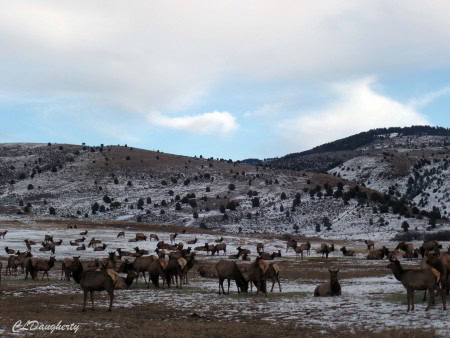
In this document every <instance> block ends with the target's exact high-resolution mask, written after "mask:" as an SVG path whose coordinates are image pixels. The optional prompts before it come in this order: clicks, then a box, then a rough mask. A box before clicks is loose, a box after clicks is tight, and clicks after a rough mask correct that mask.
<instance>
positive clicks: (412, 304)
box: [410, 289, 431, 311]
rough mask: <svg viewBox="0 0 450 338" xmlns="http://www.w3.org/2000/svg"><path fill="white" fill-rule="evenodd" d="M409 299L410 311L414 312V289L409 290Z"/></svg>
mask: <svg viewBox="0 0 450 338" xmlns="http://www.w3.org/2000/svg"><path fill="white" fill-rule="evenodd" d="M410 298H411V311H414V289H412V290H411V293H410ZM430 298H431V296H430Z"/></svg>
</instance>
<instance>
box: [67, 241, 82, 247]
mask: <svg viewBox="0 0 450 338" xmlns="http://www.w3.org/2000/svg"><path fill="white" fill-rule="evenodd" d="M69 244H70V245H71V246H78V245H80V244H79V243H77V242H72V241H69Z"/></svg>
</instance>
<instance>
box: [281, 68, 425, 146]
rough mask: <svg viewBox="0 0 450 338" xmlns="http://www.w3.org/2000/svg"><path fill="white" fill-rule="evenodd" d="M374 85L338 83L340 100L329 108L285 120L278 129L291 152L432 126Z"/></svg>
mask: <svg viewBox="0 0 450 338" xmlns="http://www.w3.org/2000/svg"><path fill="white" fill-rule="evenodd" d="M374 82H375V80H374V78H373V77H367V78H363V79H360V80H357V81H351V82H345V83H338V84H336V85H334V86H333V88H332V90H333V91H334V93H335V95H336V98H335V100H334V101H333V102H331V103H330V104H328V105H327V106H326V107H324V108H322V109H318V110H313V111H309V112H304V113H303V114H301V115H300V116H299V117H296V118H292V119H286V120H283V121H281V122H280V123H279V124H278V129H279V132H280V134H281V135H282V137H284V138H285V140H286V141H287V147H288V148H289V150H291V151H298V150H299V149H303V150H305V149H308V148H311V147H314V146H317V145H320V144H323V143H326V142H330V141H334V140H336V139H339V138H343V137H347V136H350V135H352V134H355V133H359V132H362V131H367V130H369V129H373V128H383V127H393V126H395V127H405V126H411V125H424V124H430V122H429V121H428V119H427V118H426V117H425V116H423V115H422V114H421V113H419V112H418V111H416V110H415V109H414V108H413V107H412V106H411V105H408V104H403V103H401V102H398V101H395V100H393V99H392V98H389V97H387V96H383V95H381V94H379V93H377V92H375V91H374V90H373V88H372V85H373V84H374ZM289 150H288V151H289Z"/></svg>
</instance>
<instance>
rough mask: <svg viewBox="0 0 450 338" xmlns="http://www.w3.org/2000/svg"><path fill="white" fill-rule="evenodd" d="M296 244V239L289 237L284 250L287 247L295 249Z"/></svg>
mask: <svg viewBox="0 0 450 338" xmlns="http://www.w3.org/2000/svg"><path fill="white" fill-rule="evenodd" d="M296 246H297V241H296V240H295V239H293V238H289V239H288V240H287V243H286V252H288V250H289V248H292V249H295V247H296Z"/></svg>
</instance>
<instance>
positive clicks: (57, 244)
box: [53, 239, 63, 246]
mask: <svg viewBox="0 0 450 338" xmlns="http://www.w3.org/2000/svg"><path fill="white" fill-rule="evenodd" d="M62 242H63V240H62V239H60V240H59V241H55V242H54V243H53V244H55V245H56V246H60V245H61V244H62Z"/></svg>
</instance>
